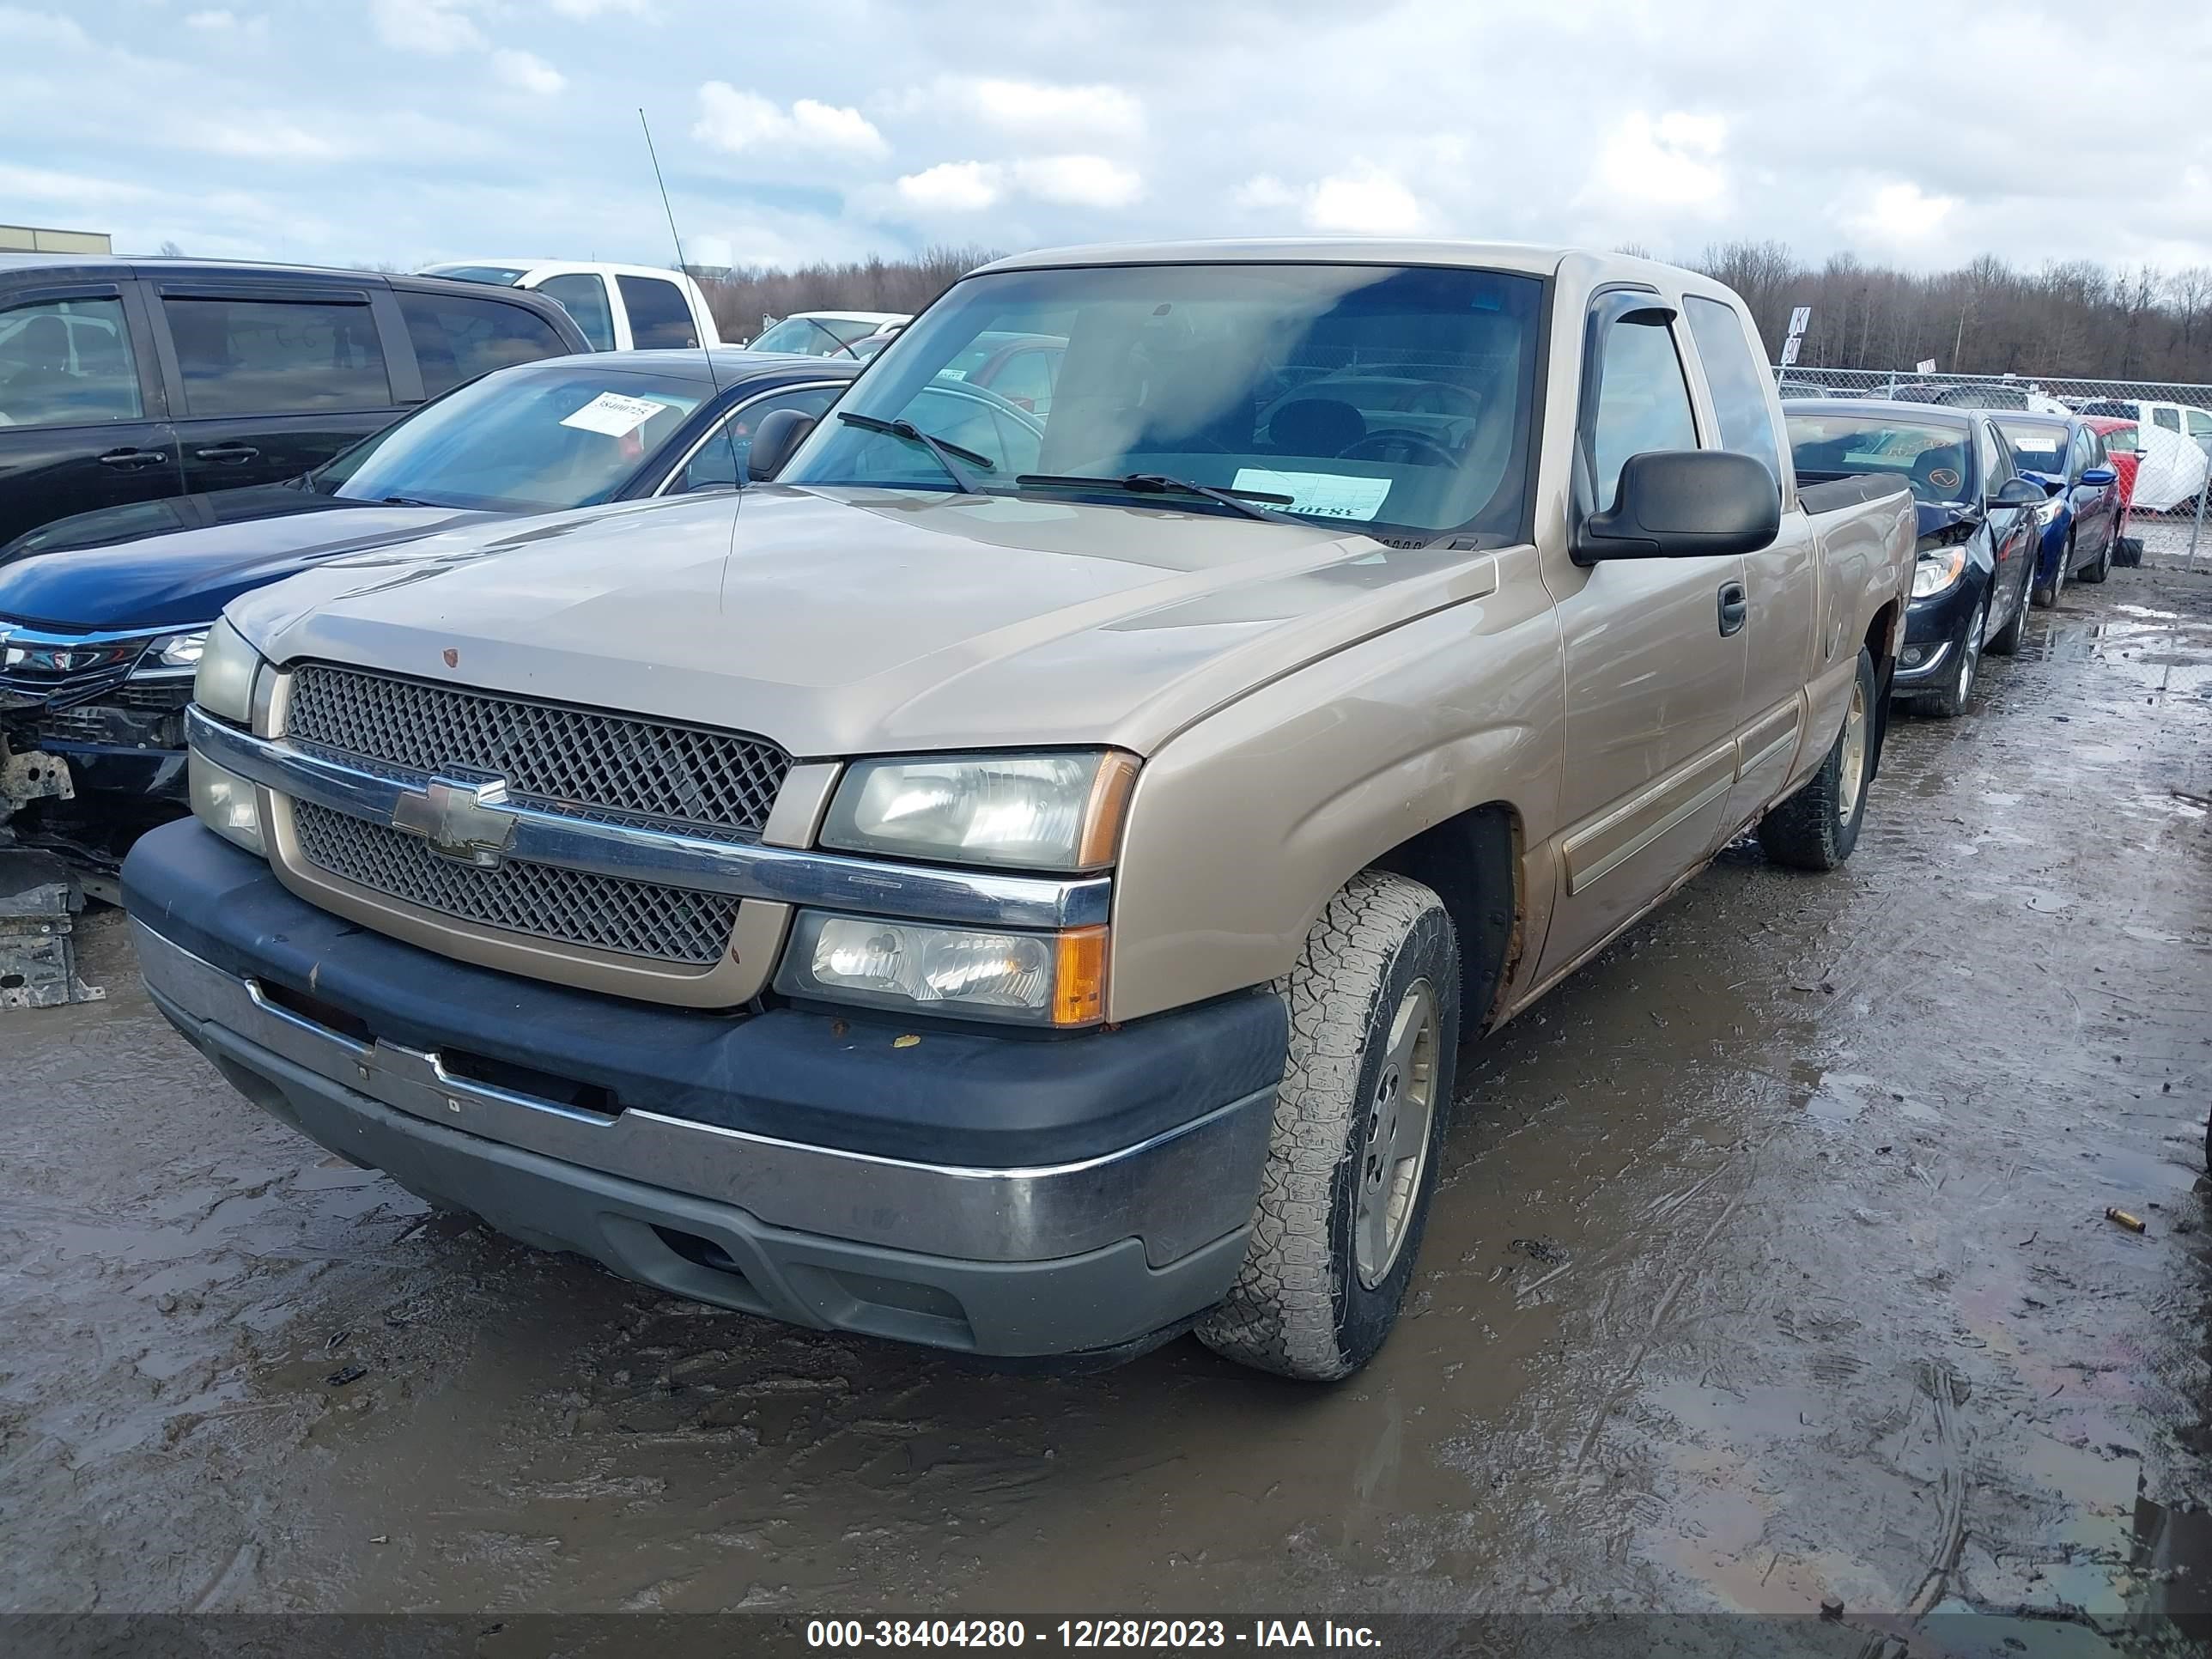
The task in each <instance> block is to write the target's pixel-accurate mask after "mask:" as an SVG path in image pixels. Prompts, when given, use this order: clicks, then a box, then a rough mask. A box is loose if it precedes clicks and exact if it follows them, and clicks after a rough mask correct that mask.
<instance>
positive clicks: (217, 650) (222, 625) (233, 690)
mask: <svg viewBox="0 0 2212 1659" xmlns="http://www.w3.org/2000/svg"><path fill="white" fill-rule="evenodd" d="M260 666H261V653H259V652H258V651H256V650H255V649H254V648H253V647H252V646H250V645H248V644H247V643H246V635H243V634H241V633H240V632H239V631H238V630H237V629H235V628H233V627H232V626H231V625H230V624H229V623H228V622H217V623H216V624H215V625H214V626H213V627H212V628H210V629H208V630H207V632H206V634H205V635H204V637H203V639H202V641H201V644H200V655H199V674H198V676H197V678H195V679H194V680H193V681H192V701H193V702H196V703H197V704H199V706H200V707H201V708H204V709H205V710H207V712H208V713H209V714H213V715H214V716H215V717H216V719H217V720H228V721H230V722H231V723H232V724H233V725H235V726H247V725H250V724H252V720H253V676H254V674H255V672H256V671H258V669H259V668H260Z"/></svg>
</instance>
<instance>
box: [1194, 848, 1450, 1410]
mask: <svg viewBox="0 0 2212 1659" xmlns="http://www.w3.org/2000/svg"><path fill="white" fill-rule="evenodd" d="M1282 991H1283V995H1284V998H1285V1000H1286V1001H1287V1002H1288V1004H1289V1005H1290V1016H1291V1040H1290V1056H1289V1063H1288V1065H1287V1066H1286V1067H1285V1071H1284V1074H1283V1084H1282V1088H1281V1090H1280V1091H1279V1092H1278V1093H1277V1095H1276V1097H1275V1122H1274V1130H1273V1137H1272V1139H1271V1140H1270V1143H1269V1146H1268V1149H1267V1168H1266V1170H1264V1172H1263V1173H1262V1176H1261V1185H1260V1201H1259V1206H1258V1211H1257V1213H1256V1214H1255V1217H1254V1219H1253V1225H1252V1238H1251V1243H1249V1245H1248V1246H1247V1247H1246V1249H1245V1255H1244V1265H1243V1267H1242V1268H1241V1269H1240V1270H1239V1271H1238V1273H1237V1282H1236V1283H1235V1284H1234V1285H1231V1287H1230V1291H1229V1294H1228V1296H1227V1297H1225V1298H1224V1299H1223V1300H1222V1302H1221V1304H1220V1305H1218V1307H1216V1308H1214V1309H1213V1310H1212V1311H1211V1312H1209V1313H1208V1314H1206V1316H1205V1317H1204V1318H1202V1319H1201V1320H1200V1322H1199V1324H1198V1338H1199V1340H1200V1341H1201V1342H1203V1343H1205V1344H1206V1346H1207V1347H1209V1348H1211V1349H1212V1350H1213V1351H1214V1352H1216V1353H1218V1354H1220V1355H1222V1356H1223V1357H1224V1358H1229V1359H1234V1360H1237V1361H1238V1362H1239V1363H1241V1364H1246V1365H1252V1366H1256V1367H1257V1368H1258V1369H1260V1370H1267V1371H1273V1372H1276V1373H1277V1374H1279V1375H1280V1376H1290V1377H1296V1378H1297V1379H1299V1380H1300V1381H1302V1382H1312V1383H1327V1382H1334V1381H1335V1380H1337V1379H1338V1378H1340V1377H1346V1376H1351V1375H1352V1372H1354V1371H1356V1370H1358V1369H1359V1368H1360V1367H1361V1366H1362V1365H1364V1364H1366V1363H1367V1362H1368V1361H1369V1360H1370V1359H1371V1358H1374V1356H1375V1353H1376V1350H1377V1349H1379V1348H1380V1347H1382V1346H1383V1339H1384V1338H1385V1337H1387V1336H1388V1335H1389V1334H1390V1328H1391V1327H1392V1325H1394V1324H1395V1322H1396V1321H1397V1317H1398V1309H1399V1305H1400V1304H1401V1303H1402V1302H1403V1301H1404V1300H1405V1297H1406V1286H1407V1283H1408V1282H1409V1281H1410V1280H1411V1279H1412V1278H1413V1262H1414V1258H1415V1257H1416V1256H1417V1255H1419V1251H1420V1246H1421V1234H1422V1231H1423V1230H1424V1228H1425V1226H1426V1225H1427V1222H1428V1212H1429V1201H1430V1199H1431V1195H1432V1194H1434V1192H1435V1190H1436V1182H1437V1162H1438V1150H1439V1148H1440V1147H1441V1146H1442V1145H1443V1130H1444V1119H1445V1116H1446V1109H1447V1108H1448V1107H1449V1105H1450V1103H1451V1091H1452V1079H1453V1074H1454V1068H1455V1061H1456V1060H1457V1058H1458V1054H1459V1027H1460V1006H1459V998H1460V963H1459V942H1458V939H1457V937H1456V935H1455V933H1454V931H1453V928H1452V923H1451V918H1450V916H1449V915H1447V914H1446V912H1445V910H1444V907H1443V901H1442V900H1441V899H1439V898H1438V897H1437V896H1436V894H1435V893H1433V892H1432V891H1431V890H1429V889H1428V888H1426V887H1425V886H1423V885H1422V884H1420V883H1419V882H1417V881H1413V880H1410V879H1409V878H1407V877H1404V876H1396V875H1388V874H1384V873H1383V872H1376V871H1370V872H1366V873H1364V874H1362V875H1358V876H1355V877H1354V878H1352V880H1351V881H1349V882H1347V883H1346V884H1345V885H1344V887H1343V888H1342V889H1341V890H1340V891H1339V892H1338V893H1337V895H1336V896H1335V897H1334V898H1333V899H1331V900H1330V901H1329V904H1328V909H1326V910H1324V911H1323V912H1322V917H1321V920H1320V921H1317V922H1316V923H1315V924H1314V928H1313V931H1312V933H1309V934H1308V935H1307V936H1306V943H1305V948H1304V951H1302V952H1301V953H1300V955H1299V957H1298V962H1297V967H1296V968H1294V969H1292V970H1291V975H1290V976H1289V978H1288V979H1287V980H1285V981H1284V983H1283V987H1282Z"/></svg>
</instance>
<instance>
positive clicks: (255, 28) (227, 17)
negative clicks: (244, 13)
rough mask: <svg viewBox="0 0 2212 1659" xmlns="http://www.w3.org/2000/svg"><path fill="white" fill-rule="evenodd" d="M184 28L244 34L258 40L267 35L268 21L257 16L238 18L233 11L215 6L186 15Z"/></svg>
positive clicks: (213, 32) (211, 32)
mask: <svg viewBox="0 0 2212 1659" xmlns="http://www.w3.org/2000/svg"><path fill="white" fill-rule="evenodd" d="M185 27H186V28H193V29H200V30H204V32H206V33H210V34H245V35H252V36H254V37H256V38H258V37H260V36H262V35H264V34H266V33H269V20H268V19H267V18H266V17H259V16H256V17H240V15H238V14H237V13H236V12H234V11H231V10H228V9H225V8H223V7H221V6H217V7H215V8H212V9H210V10H207V11H195V12H188V13H186V14H185Z"/></svg>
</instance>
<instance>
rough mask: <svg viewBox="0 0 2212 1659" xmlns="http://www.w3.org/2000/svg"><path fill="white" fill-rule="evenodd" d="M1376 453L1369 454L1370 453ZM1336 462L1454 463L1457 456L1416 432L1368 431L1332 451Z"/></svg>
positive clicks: (1438, 464)
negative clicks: (1343, 446) (1359, 437)
mask: <svg viewBox="0 0 2212 1659" xmlns="http://www.w3.org/2000/svg"><path fill="white" fill-rule="evenodd" d="M1370 451H1372V452H1378V453H1370ZM1336 459H1339V460H1340V461H1393V462H1396V463H1398V464H1400V465H1423V466H1457V465H1459V457H1458V456H1456V455H1455V454H1453V453H1451V451H1449V449H1446V448H1445V447H1443V445H1442V444H1440V443H1437V442H1435V441H1433V440H1431V439H1428V438H1424V437H1423V436H1421V435H1420V434H1419V433H1418V432H1399V431H1383V432H1370V433H1369V434H1368V435H1366V436H1365V437H1364V438H1362V439H1361V440H1360V441H1358V443H1356V444H1352V445H1350V446H1348V447H1346V448H1343V449H1340V450H1339V451H1337V453H1336Z"/></svg>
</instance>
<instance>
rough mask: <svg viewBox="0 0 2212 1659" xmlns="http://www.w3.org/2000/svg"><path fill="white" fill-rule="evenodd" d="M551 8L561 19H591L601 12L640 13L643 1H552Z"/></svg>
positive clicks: (643, 7) (643, 6)
mask: <svg viewBox="0 0 2212 1659" xmlns="http://www.w3.org/2000/svg"><path fill="white" fill-rule="evenodd" d="M552 6H553V9H554V10H555V11H556V12H558V13H560V14H561V15H562V16H563V17H576V18H592V17H597V16H598V15H599V14H600V13H601V12H603V11H627V12H641V11H643V10H644V9H645V0H552Z"/></svg>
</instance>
